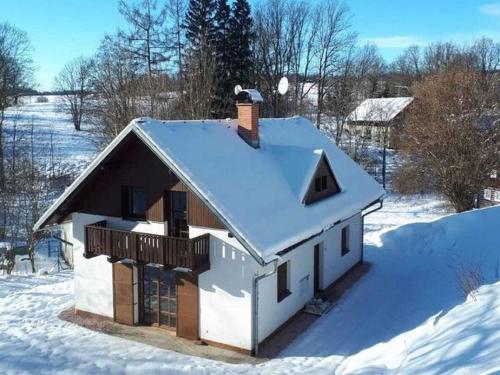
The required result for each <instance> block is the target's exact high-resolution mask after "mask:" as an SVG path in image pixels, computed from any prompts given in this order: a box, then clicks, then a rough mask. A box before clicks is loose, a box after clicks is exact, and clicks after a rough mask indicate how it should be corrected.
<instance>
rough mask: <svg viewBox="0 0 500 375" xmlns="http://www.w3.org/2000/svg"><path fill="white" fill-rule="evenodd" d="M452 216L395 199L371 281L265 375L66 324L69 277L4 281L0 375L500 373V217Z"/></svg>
mask: <svg viewBox="0 0 500 375" xmlns="http://www.w3.org/2000/svg"><path fill="white" fill-rule="evenodd" d="M445 213H446V210H445V209H444V208H443V205H442V202H440V201H437V200H435V199H433V198H432V197H413V198H411V199H410V198H398V197H394V196H391V197H389V199H388V200H387V202H386V205H385V207H384V209H382V210H381V211H379V212H377V213H375V214H373V215H371V216H368V217H367V220H366V223H367V232H366V235H365V246H366V260H367V261H368V262H370V263H371V265H372V266H371V269H370V271H369V272H368V274H366V275H365V276H364V277H363V278H362V279H361V280H360V281H359V282H358V283H357V284H356V285H355V286H354V287H353V288H352V289H351V290H350V291H348V292H347V293H346V294H345V295H344V296H343V297H342V298H341V300H340V301H339V302H338V303H337V305H336V306H335V307H334V308H333V309H332V310H331V311H330V312H329V313H328V314H327V315H326V316H323V317H322V318H321V319H319V320H318V321H317V322H315V323H314V324H313V325H312V326H311V327H310V328H309V329H308V330H307V331H305V332H304V333H303V334H302V335H301V336H300V337H299V338H297V339H296V340H295V341H294V342H292V343H291V345H290V346H289V347H288V348H287V349H286V350H285V352H283V353H282V354H281V356H280V358H278V359H274V360H271V361H268V362H265V363H263V364H260V365H257V366H250V365H229V364H225V363H221V362H215V361H210V360H205V359H201V358H196V357H189V356H185V355H182V354H178V353H174V352H169V351H165V350H161V349H157V348H153V347H150V346H147V345H142V344H138V343H135V342H130V341H126V340H123V339H120V338H116V337H111V336H107V335H105V334H101V333H96V332H93V331H89V330H87V329H84V328H81V327H77V326H74V325H72V324H70V323H67V322H63V321H60V320H59V319H58V318H57V314H58V313H59V311H61V310H63V309H65V308H68V307H70V306H71V305H72V303H73V294H72V293H73V282H72V279H71V273H69V272H63V273H59V274H54V275H45V276H38V277H36V276H28V277H21V276H13V277H10V278H6V277H0V337H1V338H0V353H2V354H0V372H2V373H9V372H16V373H23V372H25V373H27V372H30V371H33V370H35V369H36V371H37V372H38V373H54V372H58V373H65V372H71V373H75V374H79V373H95V372H96V371H100V372H106V373H124V372H126V373H141V372H144V371H148V370H153V369H154V370H157V371H159V372H161V371H162V370H163V371H164V372H169V373H170V372H174V373H186V374H188V373H189V374H193V373H195V374H197V373H199V374H214V373H227V372H232V373H263V372H265V373H273V374H290V373H297V374H299V373H300V374H303V373H314V374H331V373H332V372H333V371H335V373H340V374H342V373H376V374H379V373H431V374H432V373H439V374H442V373H444V374H446V373H448V374H452V373H457V372H458V373H464V374H478V373H492V372H494V371H495V370H496V371H500V364H499V363H498V358H500V281H499V275H498V268H499V262H500V249H499V245H500V244H499V241H498V234H497V230H498V228H497V227H498V222H500V207H497V208H490V209H483V210H477V211H473V212H467V213H463V214H459V215H449V216H444V217H440V216H442V215H443V214H445ZM460 263H461V264H463V265H464V266H467V265H479V267H480V269H481V273H482V276H483V282H482V286H481V287H480V288H479V289H478V290H477V293H476V294H475V296H474V298H470V297H469V298H465V297H464V296H463V295H462V294H461V293H460V291H459V289H458V288H457V285H458V284H457V280H458V278H457V270H458V269H459V268H460V267H459V264H460ZM82 348H84V350H82ZM2 356H3V358H2ZM167 370H168V371H167Z"/></svg>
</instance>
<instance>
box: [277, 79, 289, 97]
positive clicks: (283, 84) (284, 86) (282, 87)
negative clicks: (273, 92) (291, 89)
mask: <svg viewBox="0 0 500 375" xmlns="http://www.w3.org/2000/svg"><path fill="white" fill-rule="evenodd" d="M287 91H288V78H286V77H283V78H281V79H280V82H279V83H278V92H279V93H280V94H281V95H285V94H286V93H287Z"/></svg>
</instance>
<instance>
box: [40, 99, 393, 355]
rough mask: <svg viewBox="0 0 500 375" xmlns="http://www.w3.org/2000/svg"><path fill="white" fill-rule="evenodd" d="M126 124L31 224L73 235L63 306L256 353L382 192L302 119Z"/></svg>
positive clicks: (354, 235) (341, 266) (319, 285)
mask: <svg viewBox="0 0 500 375" xmlns="http://www.w3.org/2000/svg"><path fill="white" fill-rule="evenodd" d="M261 101H262V98H261V97H260V94H259V93H258V92H257V91H255V90H244V91H242V92H241V93H240V94H238V96H237V107H238V108H237V109H238V118H237V120H202V121H157V120H152V119H147V118H142V119H137V120H134V121H132V122H131V123H130V124H129V125H128V126H127V127H126V128H125V129H124V130H123V131H122V132H121V133H120V134H119V135H118V136H117V137H116V138H115V139H114V140H113V141H112V142H111V143H110V144H109V146H108V147H106V149H105V150H104V151H103V152H102V153H101V154H100V155H99V156H98V157H97V158H96V159H95V160H94V161H93V162H92V163H91V164H90V165H89V167H88V168H87V169H86V170H85V171H84V172H83V173H82V174H81V175H80V176H79V177H78V178H77V179H76V180H75V181H74V183H73V184H72V185H71V186H70V187H68V189H67V190H66V191H65V192H64V193H63V194H62V195H61V197H60V198H59V199H57V201H56V202H55V203H54V204H53V205H52V206H51V207H50V208H49V210H48V211H47V212H46V213H45V214H44V215H43V216H42V217H41V218H40V220H39V221H38V222H37V223H36V229H39V228H42V227H45V226H50V225H62V226H63V227H64V228H65V230H66V231H67V232H70V235H68V236H67V237H66V239H67V240H68V241H69V242H72V243H73V250H74V280H75V308H76V311H77V312H78V313H82V314H89V313H90V314H97V315H100V316H103V317H107V318H111V319H114V320H115V321H116V322H119V323H123V324H129V325H143V324H146V325H154V326H158V327H161V328H165V329H167V330H171V331H173V332H175V334H176V335H178V336H181V337H185V338H188V339H192V340H201V341H203V342H205V343H207V344H209V345H216V346H217V345H218V346H222V347H225V348H230V349H233V350H237V351H241V352H245V353H249V354H250V353H253V354H256V352H257V350H258V345H259V343H261V342H262V341H263V340H264V339H266V338H267V337H269V336H270V335H271V334H272V333H273V332H274V331H276V329H278V327H280V326H282V325H283V324H284V323H285V322H287V320H289V319H290V317H292V316H293V315H294V314H295V313H297V312H298V311H299V310H301V309H302V308H303V306H304V305H305V304H306V303H307V302H308V301H310V300H311V299H312V298H313V297H314V296H315V295H317V294H318V293H320V291H321V290H322V289H324V288H326V287H328V286H329V285H331V284H332V283H333V282H335V280H337V279H338V278H339V277H341V276H342V275H343V274H345V273H346V272H348V271H349V269H351V268H352V267H353V266H355V265H356V264H357V263H359V262H361V261H362V260H363V240H362V237H363V215H364V214H366V213H368V211H369V208H370V207H371V206H373V207H375V205H378V206H381V200H382V198H383V194H384V191H383V189H382V188H381V187H380V185H379V184H377V183H376V182H375V181H374V180H373V179H372V178H371V177H370V176H369V175H367V174H366V173H365V172H364V171H363V170H362V169H361V168H360V167H359V166H358V165H357V164H356V163H355V162H354V161H352V160H351V159H350V158H349V157H348V156H347V155H346V154H344V153H343V152H342V151H341V150H340V149H338V148H337V147H336V146H335V145H334V144H333V143H332V142H331V141H329V140H328V139H327V138H326V137H325V136H323V135H322V134H321V133H320V132H318V131H317V130H316V128H315V127H314V125H313V124H311V123H310V122H309V121H308V120H306V119H304V118H301V117H292V118H286V119H260V118H259V103H260V102H261Z"/></svg>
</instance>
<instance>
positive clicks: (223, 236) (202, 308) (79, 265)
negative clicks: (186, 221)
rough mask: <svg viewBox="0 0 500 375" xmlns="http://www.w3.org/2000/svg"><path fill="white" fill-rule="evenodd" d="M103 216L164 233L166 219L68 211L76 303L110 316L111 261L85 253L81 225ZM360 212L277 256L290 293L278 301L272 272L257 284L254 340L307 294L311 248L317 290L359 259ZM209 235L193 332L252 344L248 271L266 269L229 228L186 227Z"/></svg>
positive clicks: (113, 223)
mask: <svg viewBox="0 0 500 375" xmlns="http://www.w3.org/2000/svg"><path fill="white" fill-rule="evenodd" d="M100 220H106V221H107V222H108V226H109V227H112V228H116V229H123V230H132V231H140V232H146V233H153V234H165V227H166V226H165V224H164V223H147V222H146V223H145V222H142V223H136V222H132V221H125V220H123V219H121V218H116V217H105V216H99V215H90V214H82V213H74V214H73V243H74V247H73V249H74V257H75V305H76V308H77V309H79V310H83V311H88V312H91V313H95V314H99V315H103V316H108V317H113V282H112V265H111V263H109V262H108V261H107V259H106V257H105V256H97V257H94V258H91V259H85V258H83V252H84V226H85V225H86V224H91V223H95V222H97V221H100ZM361 224H362V220H361V215H360V214H358V215H356V216H353V217H352V218H350V219H348V220H347V221H345V222H342V223H340V224H338V225H336V226H335V227H333V228H332V229H330V230H328V231H326V232H325V233H323V234H322V235H320V236H318V237H315V238H313V239H311V240H310V241H308V242H306V243H304V244H302V245H300V246H298V247H297V248H295V249H293V250H291V251H290V252H288V253H287V254H285V255H283V256H282V257H281V259H280V261H279V263H280V264H281V263H283V262H286V261H288V262H289V269H288V277H289V290H290V292H291V294H290V295H289V296H287V297H286V298H285V299H283V300H282V301H281V302H279V303H278V302H277V275H276V273H275V274H272V275H271V276H269V277H266V278H264V279H261V280H260V281H259V287H258V290H259V295H258V322H259V326H258V336H259V342H261V341H262V340H264V339H265V338H266V337H267V336H268V335H269V334H271V333H272V332H273V331H274V330H276V329H277V328H278V327H279V326H280V325H282V324H283V323H284V322H286V321H287V320H288V319H289V318H290V317H291V316H292V315H293V314H295V313H296V312H297V311H299V310H300V309H301V308H302V307H303V306H304V305H305V304H306V303H307V302H308V301H309V300H310V299H311V298H313V284H314V245H315V244H318V243H319V244H321V246H320V249H321V250H320V259H321V260H320V267H321V269H320V288H326V287H327V286H329V285H330V284H331V283H332V282H334V281H335V280H337V279H338V278H339V277H341V276H342V275H343V274H344V273H345V272H347V271H348V270H349V269H350V268H351V267H352V266H354V265H355V264H356V263H357V262H359V261H360V260H361V258H362V246H361V229H362V226H361ZM346 225H349V227H350V231H349V232H350V233H349V248H350V251H349V253H348V254H346V255H345V256H342V255H341V230H342V228H343V227H344V226H346ZM204 233H209V234H210V235H211V236H210V269H209V270H208V271H205V272H203V273H202V274H200V275H199V279H198V285H199V335H200V338H201V339H205V340H209V341H215V342H218V343H222V344H226V345H231V346H234V347H238V348H242V349H247V350H251V349H252V318H253V317H252V287H253V285H252V284H253V278H254V275H255V274H257V273H259V274H262V273H264V272H265V271H264V269H263V268H262V267H261V266H260V265H258V263H257V262H256V261H255V259H254V258H253V257H252V256H251V255H250V254H249V253H248V252H247V251H246V250H245V249H244V248H243V246H242V245H241V244H240V243H239V242H238V241H237V240H236V238H234V237H233V238H230V237H229V236H228V231H226V230H218V229H209V228H203V227H195V226H190V227H189V236H190V237H191V238H193V237H197V236H199V235H202V234H204Z"/></svg>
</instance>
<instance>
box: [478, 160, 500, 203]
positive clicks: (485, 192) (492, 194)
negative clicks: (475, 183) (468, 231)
mask: <svg viewBox="0 0 500 375" xmlns="http://www.w3.org/2000/svg"><path fill="white" fill-rule="evenodd" d="M495 205H500V168H497V169H494V170H492V171H491V173H490V175H489V179H488V180H487V182H486V183H485V185H484V188H483V189H482V191H480V192H479V194H478V200H477V207H479V208H481V207H490V206H495Z"/></svg>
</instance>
